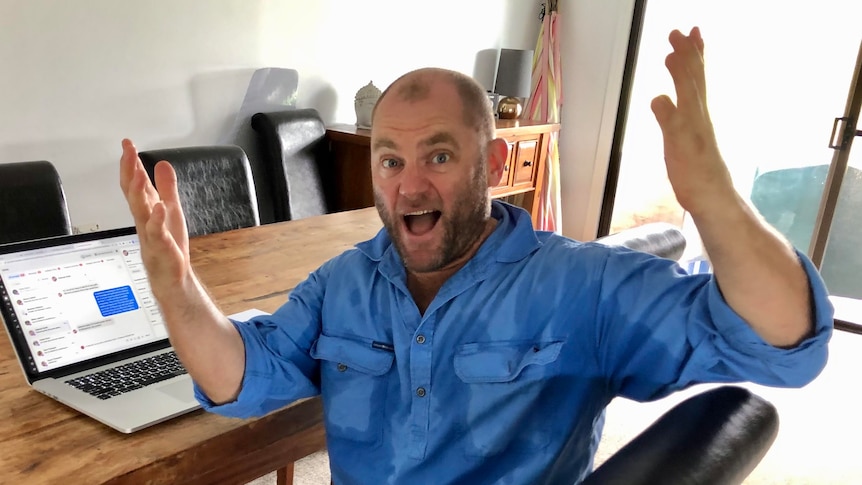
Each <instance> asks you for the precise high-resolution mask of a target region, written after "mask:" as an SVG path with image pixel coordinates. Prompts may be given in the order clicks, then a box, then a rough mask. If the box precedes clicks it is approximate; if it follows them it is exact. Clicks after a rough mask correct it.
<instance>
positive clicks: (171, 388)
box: [158, 379, 195, 402]
mask: <svg viewBox="0 0 862 485" xmlns="http://www.w3.org/2000/svg"><path fill="white" fill-rule="evenodd" d="M158 390H159V391H161V392H163V393H165V394H167V395H168V396H171V397H173V398H175V399H179V400H180V401H182V402H194V401H195V391H194V388H193V387H192V380H191V379H184V380H182V381H179V382H172V383H170V384H168V385H165V386H162V387H160V388H158Z"/></svg>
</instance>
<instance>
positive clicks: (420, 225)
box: [403, 210, 441, 236]
mask: <svg viewBox="0 0 862 485" xmlns="http://www.w3.org/2000/svg"><path fill="white" fill-rule="evenodd" d="M440 215H441V213H440V211H436V210H422V211H416V212H411V213H409V214H404V216H403V217H404V227H406V228H407V232H409V233H410V234H412V235H414V236H421V235H423V234H427V233H429V232H431V230H432V229H434V226H436V225H437V221H439V220H440Z"/></svg>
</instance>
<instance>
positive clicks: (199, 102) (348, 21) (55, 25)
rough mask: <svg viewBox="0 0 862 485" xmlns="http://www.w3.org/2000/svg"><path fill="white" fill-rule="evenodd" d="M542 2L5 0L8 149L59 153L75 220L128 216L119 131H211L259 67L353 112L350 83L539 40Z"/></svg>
mask: <svg viewBox="0 0 862 485" xmlns="http://www.w3.org/2000/svg"><path fill="white" fill-rule="evenodd" d="M540 3H541V0H505V1H501V0H435V1H433V2H414V1H405V0H363V1H358V0H314V1H311V0H280V1H278V0H138V1H132V0H122V1H121V0H77V1H74V2H73V1H63V2H60V1H55V0H3V1H2V3H0V66H2V71H0V72H2V73H0V163H2V162H12V161H21V160H36V159H44V160H50V161H52V162H53V163H54V164H55V166H56V167H57V169H58V171H59V172H60V175H61V177H62V179H63V183H64V187H65V190H66V195H67V199H68V203H69V210H70V213H71V216H72V220H73V223H74V224H76V225H79V226H85V227H86V226H88V225H90V224H93V223H98V224H99V225H100V227H101V228H111V227H119V226H124V225H128V224H130V223H131V218H130V216H129V215H128V212H127V209H126V206H125V202H124V201H123V199H122V195H121V193H120V190H119V188H118V186H117V177H118V173H117V172H118V171H117V160H118V158H119V154H120V140H121V139H122V138H123V137H130V138H132V139H133V140H134V141H135V143H136V144H137V145H138V148H139V149H150V148H164V147H171V146H187V145H194V144H207V143H215V142H216V141H217V140H218V139H219V137H220V136H222V135H224V134H225V133H226V132H227V131H229V129H230V127H231V126H232V123H233V117H234V115H235V114H236V113H237V111H238V109H239V107H240V105H241V103H242V100H243V97H244V95H245V91H246V87H247V85H248V81H249V79H250V77H251V74H252V72H253V71H254V70H255V69H258V68H262V67H285V68H291V69H295V70H297V71H298V72H299V75H300V78H299V97H298V100H297V106H298V107H313V108H317V109H318V110H319V111H320V113H321V116H322V117H323V118H324V121H325V122H327V123H331V122H343V123H352V122H354V121H355V116H354V112H353V96H354V94H355V92H356V90H357V89H358V88H359V87H361V86H363V85H365V84H366V83H367V82H368V81H369V80H373V81H374V83H375V85H377V86H379V87H381V88H383V87H385V86H387V85H388V84H389V83H390V82H391V81H392V80H394V79H395V78H396V77H397V76H398V75H400V74H402V73H404V72H406V71H408V70H410V69H413V68H416V67H420V66H431V65H434V66H440V67H446V68H450V69H456V70H459V71H462V72H465V73H467V74H471V75H473V74H479V75H480V77H488V75H487V73H485V74H483V73H482V72H478V73H477V72H475V71H474V67H475V65H476V62H477V53H479V52H480V51H483V50H487V49H499V48H501V47H509V48H522V49H531V48H533V47H534V45H535V42H536V36H537V34H538V28H539V21H538V18H537V15H538V11H539V4H540Z"/></svg>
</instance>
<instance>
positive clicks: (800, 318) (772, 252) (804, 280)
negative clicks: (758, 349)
mask: <svg viewBox="0 0 862 485" xmlns="http://www.w3.org/2000/svg"><path fill="white" fill-rule="evenodd" d="M692 217H693V219H694V221H695V224H696V225H697V227H698V230H699V232H700V235H701V238H702V239H703V244H704V247H705V248H706V251H707V253H708V254H709V257H710V262H711V264H712V266H713V271H714V274H715V278H716V281H717V283H718V286H719V288H720V289H721V292H722V295H723V296H724V299H725V300H726V301H727V303H728V304H729V305H730V307H731V308H733V310H734V311H736V313H738V314H739V315H740V316H741V317H742V318H743V319H745V321H747V322H748V323H749V325H751V327H752V328H753V329H754V331H755V332H757V333H758V334H759V335H760V336H761V337H762V338H763V339H764V340H765V341H767V342H769V343H770V344H772V345H774V346H776V347H792V346H795V345H796V344H798V343H799V342H800V341H801V340H803V339H805V338H806V337H808V336H810V334H811V332H812V331H813V328H814V324H813V322H812V317H811V315H812V311H811V304H812V303H811V301H810V300H811V298H810V286H809V282H808V277H807V275H806V273H805V270H804V269H803V267H802V265H801V263H800V262H799V259H798V258H797V256H796V253H795V252H794V250H793V247H792V246H791V245H790V244H789V243H788V242H787V241H786V240H785V239H784V238H783V237H782V236H781V235H780V234H778V233H777V232H776V231H775V230H774V229H773V228H771V227H770V226H768V225H767V224H766V223H764V222H762V221H761V219H760V217H759V216H758V215H757V214H756V213H755V212H754V210H753V209H752V208H751V207H749V206H748V204H746V203H745V202H744V201H743V200H742V199H741V198H740V196H739V195H738V194H736V193H734V194H733V196H732V199H730V200H728V202H727V203H725V204H721V205H716V206H714V208H713V209H712V210H705V211H703V212H702V213H700V214H695V213H692Z"/></svg>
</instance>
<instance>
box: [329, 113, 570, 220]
mask: <svg viewBox="0 0 862 485" xmlns="http://www.w3.org/2000/svg"><path fill="white" fill-rule="evenodd" d="M559 130H560V125H559V124H552V123H540V122H537V121H527V120H497V136H498V137H500V138H503V139H505V140H506V142H507V143H508V144H509V161H508V162H507V163H506V169H505V172H504V173H503V180H501V182H500V185H498V186H496V187H494V188H492V189H491V197H494V198H502V199H504V200H506V201H507V202H511V203H513V204H516V205H519V206H521V207H523V208H524V209H526V210H527V211H528V212H530V214H531V215H532V217H533V225H534V226H537V227H538V224H537V222H538V207H539V201H538V198H539V195H540V194H539V191H538V190H536V187H541V186H542V183H543V180H544V177H545V164H546V162H547V157H548V142H549V138H550V134H551V133H554V132H558V131H559ZM326 138H327V140H328V143H329V152H330V159H329V163H331V164H332V165H331V167H329V170H327V172H328V174H327V175H328V177H327V180H328V183H329V184H330V187H328V188H327V190H328V191H329V192H330V195H331V197H332V202H333V205H334V206H333V207H332V210H333V211H344V210H352V209H361V208H363V207H371V206H373V205H374V195H373V193H372V190H371V153H370V145H371V131H369V130H363V129H359V128H357V127H356V126H354V125H332V126H330V127H328V128H327V130H326Z"/></svg>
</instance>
